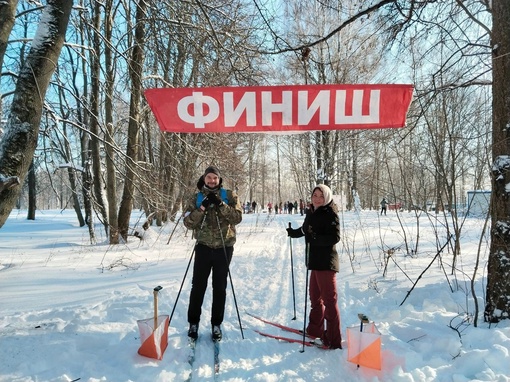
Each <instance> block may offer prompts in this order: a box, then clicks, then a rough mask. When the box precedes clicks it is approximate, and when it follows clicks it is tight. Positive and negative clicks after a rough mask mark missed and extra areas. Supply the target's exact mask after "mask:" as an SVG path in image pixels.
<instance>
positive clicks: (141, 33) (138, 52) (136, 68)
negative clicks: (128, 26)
mask: <svg viewBox="0 0 510 382" xmlns="http://www.w3.org/2000/svg"><path fill="white" fill-rule="evenodd" d="M146 8H147V3H146V2H145V1H144V0H140V1H139V2H138V4H137V7H136V28H135V38H134V41H133V54H132V56H131V60H130V61H129V63H128V67H129V77H130V79H131V100H130V105H129V124H128V142H127V148H126V178H125V181H124V189H123V192H122V200H121V203H120V207H119V233H120V235H121V237H122V238H123V239H124V240H127V236H128V230H129V219H130V217H131V211H132V209H133V200H134V195H133V193H134V189H135V184H134V181H135V166H136V163H137V161H138V136H139V130H140V126H139V125H140V100H141V97H142V68H143V60H144V54H143V47H144V43H145V29H144V18H145V11H146Z"/></svg>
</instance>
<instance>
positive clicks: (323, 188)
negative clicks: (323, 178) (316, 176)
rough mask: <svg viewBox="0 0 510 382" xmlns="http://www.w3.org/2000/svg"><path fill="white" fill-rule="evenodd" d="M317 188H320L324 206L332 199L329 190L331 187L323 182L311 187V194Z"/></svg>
mask: <svg viewBox="0 0 510 382" xmlns="http://www.w3.org/2000/svg"><path fill="white" fill-rule="evenodd" d="M317 189H319V190H321V192H322V195H323V196H324V205H325V206H326V205H328V204H329V203H331V201H332V200H333V193H332V192H331V189H330V188H329V187H328V186H326V185H325V184H318V185H317V186H315V187H314V188H313V191H312V194H313V193H314V191H315V190H317Z"/></svg>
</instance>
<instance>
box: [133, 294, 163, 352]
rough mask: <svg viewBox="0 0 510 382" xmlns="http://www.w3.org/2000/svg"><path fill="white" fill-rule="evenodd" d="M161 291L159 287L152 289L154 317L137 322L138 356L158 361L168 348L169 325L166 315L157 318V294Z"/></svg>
mask: <svg viewBox="0 0 510 382" xmlns="http://www.w3.org/2000/svg"><path fill="white" fill-rule="evenodd" d="M161 289H162V287H160V286H157V287H156V288H154V317H151V318H146V319H144V320H138V321H137V323H138V329H139V331H140V341H141V342H142V346H140V348H139V349H138V354H140V355H143V356H144V357H149V358H155V359H159V360H160V359H163V353H165V350H166V347H167V346H168V325H169V324H170V317H169V316H168V315H162V316H158V292H159V291H160V290H161Z"/></svg>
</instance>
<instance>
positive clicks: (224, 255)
mask: <svg viewBox="0 0 510 382" xmlns="http://www.w3.org/2000/svg"><path fill="white" fill-rule="evenodd" d="M233 253H234V247H225V248H223V247H221V248H210V247H208V246H206V245H203V244H197V245H196V247H195V263H194V264H193V279H192V281H191V283H192V285H191V293H190V298H189V307H188V322H189V323H190V324H198V323H199V322H200V315H201V313H202V303H203V302H204V295H205V292H206V290H207V284H208V280H209V275H210V274H211V270H212V311H211V325H221V323H222V322H223V316H224V313H225V300H226V296H227V277H228V267H229V265H230V260H232V254H233Z"/></svg>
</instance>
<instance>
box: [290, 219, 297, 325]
mask: <svg viewBox="0 0 510 382" xmlns="http://www.w3.org/2000/svg"><path fill="white" fill-rule="evenodd" d="M289 228H292V224H291V223H290V222H289ZM289 246H290V274H291V277H292V299H293V301H294V318H293V320H295V319H296V290H295V288H294V260H293V258H292V238H291V237H290V236H289Z"/></svg>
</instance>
